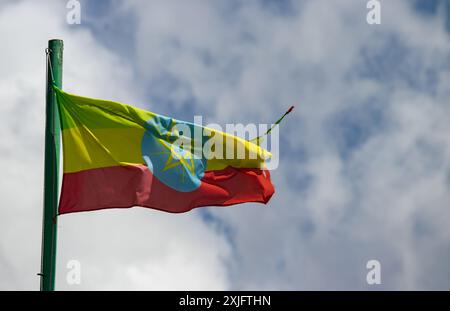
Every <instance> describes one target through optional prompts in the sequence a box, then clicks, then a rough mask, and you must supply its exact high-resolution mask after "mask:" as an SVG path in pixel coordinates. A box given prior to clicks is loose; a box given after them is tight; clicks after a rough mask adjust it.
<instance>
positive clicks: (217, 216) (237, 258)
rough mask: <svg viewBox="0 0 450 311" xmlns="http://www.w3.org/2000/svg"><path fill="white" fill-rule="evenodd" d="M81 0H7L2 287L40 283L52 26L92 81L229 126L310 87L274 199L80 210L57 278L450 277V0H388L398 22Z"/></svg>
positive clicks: (0, 146)
mask: <svg viewBox="0 0 450 311" xmlns="http://www.w3.org/2000/svg"><path fill="white" fill-rule="evenodd" d="M80 3H81V24H79V25H77V24H74V25H72V24H68V23H67V21H66V15H67V13H68V11H69V10H68V9H67V8H66V4H67V1H65V0H41V1H31V0H0V38H1V42H2V44H1V47H0V68H1V70H0V132H1V134H2V135H1V139H0V171H1V172H2V177H1V178H0V275H1V277H0V290H38V289H39V278H38V276H37V275H36V274H37V273H38V272H39V270H40V250H41V224H42V202H43V172H44V168H43V163H44V159H43V154H44V123H45V116H44V111H45V53H44V50H45V48H46V46H47V41H48V40H49V39H53V38H59V39H63V40H64V78H63V88H64V89H65V90H66V91H68V92H72V93H75V94H79V95H84V96H90V97H95V98H104V99H110V100H115V101H119V102H123V103H127V104H130V105H134V106H137V107H140V108H144V109H147V110H151V111H154V112H156V113H160V114H163V115H169V116H172V117H174V118H176V119H181V120H186V121H191V122H192V121H193V116H194V115H201V116H202V117H203V120H204V123H218V124H221V125H225V124H226V123H244V124H248V123H270V122H273V121H275V120H276V118H277V117H278V116H279V115H280V114H282V113H283V112H284V111H285V110H286V109H287V108H288V107H289V106H290V105H295V106H296V109H295V110H294V113H292V114H291V115H289V117H288V118H287V119H286V121H284V123H282V125H281V128H280V165H279V166H278V168H277V169H275V170H273V171H272V172H271V176H272V180H273V183H274V185H275V189H276V193H275V195H274V196H273V197H272V199H271V201H270V202H269V204H267V205H260V204H251V203H249V204H243V205H236V206H232V207H226V208H221V207H207V208H202V209H197V210H194V211H192V212H189V213H185V214H179V215H178V214H177V215H173V214H168V213H163V212H159V211H155V210H151V209H145V208H132V209H123V210H120V209H114V210H104V211H97V212H89V213H77V214H70V215H63V216H61V217H59V222H58V259H57V280H56V288H57V289H60V290H448V289H450V265H449V264H448V263H449V262H450V226H449V220H450V206H449V203H448V202H450V122H448V116H449V115H450V106H449V104H448V98H449V95H450V33H449V31H450V3H449V2H448V1H434V0H432V1H429V0H390V1H386V0H382V1H381V24H379V25H369V24H368V23H367V21H366V15H367V12H368V10H367V8H366V4H367V1H365V0H346V1H338V0H304V1H300V0H298V1H295V0H292V1H288V0H285V1H274V0H250V1H235V0H231V1H206V0H204V1H200V0H190V1H138V0H129V1H125V0H122V1H120V0H104V1H93V0H82V1H80ZM71 260H77V261H78V262H79V263H80V265H81V283H80V284H72V285H71V284H69V283H68V282H67V274H68V272H69V271H70V269H68V267H67V264H68V263H69V262H70V261H71ZM369 260H378V261H379V263H380V265H381V284H376V285H369V284H368V283H367V282H366V275H367V273H368V272H369V270H368V269H367V268H366V264H367V262H368V261H369Z"/></svg>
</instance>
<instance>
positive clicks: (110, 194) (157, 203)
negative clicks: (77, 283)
mask: <svg viewBox="0 0 450 311" xmlns="http://www.w3.org/2000/svg"><path fill="white" fill-rule="evenodd" d="M55 90H56V95H57V102H58V105H59V111H60V119H61V130H62V142H63V182H62V190H61V197H60V203H59V209H58V213H59V214H65V213H72V212H81V211H93V210H99V209H105V208H126V207H132V206H142V207H148V208H153V209H159V210H163V211H167V212H174V213H179V212H186V211H189V210H191V209H193V208H196V207H201V206H226V205H232V204H238V203H244V202H261V203H267V202H268V201H269V199H270V197H271V196H272V194H273V193H274V188H273V186H272V183H271V181H270V174H269V171H268V170H266V169H265V166H264V161H265V159H267V158H268V157H270V153H269V152H267V151H266V150H264V149H262V148H260V147H259V146H258V145H256V144H254V143H252V142H249V141H246V140H243V139H241V138H239V137H236V136H232V135H229V134H227V133H223V132H220V131H216V130H213V129H210V128H206V127H202V126H200V125H196V124H193V123H189V122H184V121H179V120H175V119H172V118H168V117H165V116H161V115H158V114H155V113H152V112H149V111H144V110H142V109H138V108H135V107H132V106H128V105H125V104H121V103H117V102H112V101H106V100H99V99H92V98H86V97H81V96H76V95H72V94H68V93H66V92H63V91H62V90H60V89H58V88H55ZM239 150H243V152H241V153H240V152H239Z"/></svg>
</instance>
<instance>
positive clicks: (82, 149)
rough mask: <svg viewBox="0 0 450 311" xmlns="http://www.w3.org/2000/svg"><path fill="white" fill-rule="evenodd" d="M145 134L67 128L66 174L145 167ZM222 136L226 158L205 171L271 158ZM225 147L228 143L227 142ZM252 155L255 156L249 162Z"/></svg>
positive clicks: (253, 165)
mask: <svg viewBox="0 0 450 311" xmlns="http://www.w3.org/2000/svg"><path fill="white" fill-rule="evenodd" d="M144 132H145V130H144V129H143V128H141V127H129V128H125V127H124V128H88V127H86V126H79V127H72V128H66V129H64V130H63V131H62V138H63V152H64V162H63V163H64V165H63V166H64V173H73V172H79V171H83V170H89V169H94V168H101V167H110V166H120V165H133V164H145V162H144V160H143V157H142V150H141V146H142V137H143V135H144ZM220 134H221V135H223V136H222V137H221V138H222V139H221V142H220V143H221V144H224V145H223V157H225V159H210V160H208V161H207V166H206V171H212V170H222V169H225V168H226V167H227V166H232V167H236V168H260V167H261V165H262V164H263V163H264V160H263V158H262V156H263V155H265V156H267V155H270V153H268V152H267V151H266V150H264V149H262V148H260V147H258V146H256V145H255V144H253V143H250V142H248V141H245V140H243V139H240V138H237V137H234V136H231V135H228V134H226V133H220ZM227 141H228V143H227V144H225V142H227ZM230 142H234V144H235V147H234V148H235V149H234V158H235V159H232V158H231V159H227V158H226V153H227V152H226V149H227V146H230V145H231V144H230ZM239 148H243V150H245V157H244V159H238V158H236V156H237V150H238V149H239ZM249 152H252V153H253V154H255V155H256V158H255V159H251V158H249Z"/></svg>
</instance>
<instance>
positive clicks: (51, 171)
mask: <svg viewBox="0 0 450 311" xmlns="http://www.w3.org/2000/svg"><path fill="white" fill-rule="evenodd" d="M46 53H47V94H46V120H45V164H44V165H45V168H44V170H45V171H44V215H43V223H42V254H41V273H39V275H40V277H41V285H40V288H41V291H53V290H54V289H55V271H56V235H57V209H58V185H59V174H58V172H59V151H60V132H61V127H60V123H59V112H58V108H57V104H56V96H55V91H54V90H53V87H52V84H55V85H56V86H57V87H59V88H61V87H62V64H63V41H62V40H50V41H48V49H47V50H46Z"/></svg>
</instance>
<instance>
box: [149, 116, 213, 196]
mask: <svg viewBox="0 0 450 311" xmlns="http://www.w3.org/2000/svg"><path fill="white" fill-rule="evenodd" d="M178 125H181V126H178ZM179 127H184V128H186V127H188V128H192V127H193V124H190V123H188V122H182V121H175V120H174V119H171V118H167V117H163V116H155V117H153V118H151V119H150V120H149V121H147V123H146V131H145V133H144V136H143V138H142V144H141V149H142V156H143V159H144V161H145V164H146V165H147V167H148V168H149V169H150V171H151V172H152V173H153V175H154V176H155V177H156V178H158V180H160V181H161V182H162V183H164V184H165V185H167V186H169V187H170V188H172V189H175V190H177V191H181V192H190V191H193V190H195V189H197V188H198V187H200V185H201V179H202V177H203V175H204V173H205V168H206V160H205V159H202V158H201V157H196V156H195V155H194V154H193V153H191V151H190V150H189V148H187V147H186V145H188V144H185V145H180V144H179V142H180V140H179V139H184V141H187V140H186V139H191V137H187V136H186V134H185V133H183V131H180V130H179V129H178V128H179ZM191 133H192V132H191ZM189 145H190V144H189Z"/></svg>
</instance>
